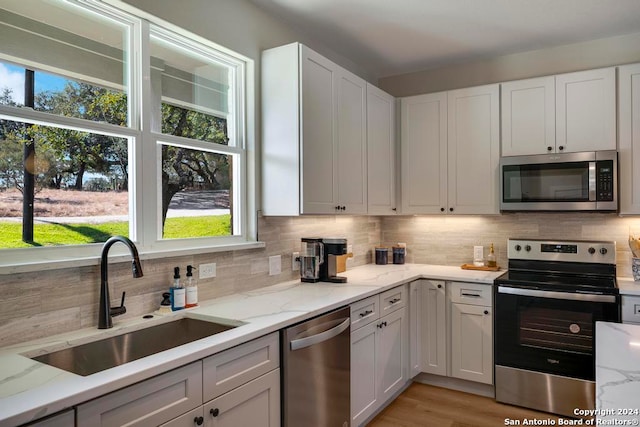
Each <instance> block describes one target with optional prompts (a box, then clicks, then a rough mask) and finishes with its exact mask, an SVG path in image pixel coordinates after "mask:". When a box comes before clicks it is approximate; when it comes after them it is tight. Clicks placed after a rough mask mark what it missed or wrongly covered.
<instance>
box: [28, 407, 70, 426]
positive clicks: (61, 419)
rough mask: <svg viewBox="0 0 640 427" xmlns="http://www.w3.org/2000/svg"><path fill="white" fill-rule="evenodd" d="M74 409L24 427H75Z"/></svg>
mask: <svg viewBox="0 0 640 427" xmlns="http://www.w3.org/2000/svg"><path fill="white" fill-rule="evenodd" d="M74 419H75V414H74V412H73V409H68V410H66V411H63V412H60V413H58V414H55V415H52V416H50V417H47V418H43V419H41V420H38V421H35V422H33V423H29V424H26V425H24V426H23V427H73V426H74V425H75V424H74V423H75V421H74Z"/></svg>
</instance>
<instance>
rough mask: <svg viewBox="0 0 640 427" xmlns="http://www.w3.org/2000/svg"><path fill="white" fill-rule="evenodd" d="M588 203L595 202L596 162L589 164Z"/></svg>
mask: <svg viewBox="0 0 640 427" xmlns="http://www.w3.org/2000/svg"><path fill="white" fill-rule="evenodd" d="M589 201H590V202H595V201H596V162H589Z"/></svg>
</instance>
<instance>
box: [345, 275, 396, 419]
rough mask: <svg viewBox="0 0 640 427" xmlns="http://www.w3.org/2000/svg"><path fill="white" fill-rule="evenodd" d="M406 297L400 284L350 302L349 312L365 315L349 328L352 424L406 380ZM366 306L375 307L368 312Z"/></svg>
mask: <svg viewBox="0 0 640 427" xmlns="http://www.w3.org/2000/svg"><path fill="white" fill-rule="evenodd" d="M407 298H408V294H407V288H406V286H405V285H402V286H399V287H396V288H394V289H391V290H389V291H386V292H383V293H381V294H379V295H374V296H373V297H369V298H366V299H365V300H361V301H358V302H356V303H354V305H353V306H352V313H353V314H356V315H357V314H363V316H361V317H362V318H363V319H366V320H363V321H361V322H359V323H357V324H356V325H355V327H354V326H353V325H352V330H351V419H352V424H353V425H354V426H357V425H361V424H362V423H364V422H365V421H366V420H367V419H368V418H369V417H370V416H371V415H372V414H373V413H375V412H376V411H377V410H378V409H379V408H380V407H381V406H382V405H383V404H384V403H386V402H387V401H388V400H389V399H390V398H391V397H392V396H394V395H395V393H397V392H398V391H399V390H400V389H401V388H402V387H403V386H404V385H405V383H406V381H407V361H408V354H407V352H408V348H409V347H408V342H407V338H408V337H407V315H406V303H407ZM376 300H377V301H378V302H377V303H376ZM370 307H378V308H379V310H378V311H374V312H370V311H372V308H370ZM353 314H352V317H353ZM354 320H355V319H354Z"/></svg>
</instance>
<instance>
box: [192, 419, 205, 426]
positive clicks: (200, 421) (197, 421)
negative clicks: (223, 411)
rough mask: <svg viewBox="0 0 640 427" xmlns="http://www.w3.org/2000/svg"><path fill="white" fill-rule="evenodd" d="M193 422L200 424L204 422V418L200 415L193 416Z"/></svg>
mask: <svg viewBox="0 0 640 427" xmlns="http://www.w3.org/2000/svg"><path fill="white" fill-rule="evenodd" d="M193 422H194V423H195V424H196V425H198V426H201V425H202V423H204V418H202V417H195V418H194V419H193Z"/></svg>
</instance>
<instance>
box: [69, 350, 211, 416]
mask: <svg viewBox="0 0 640 427" xmlns="http://www.w3.org/2000/svg"><path fill="white" fill-rule="evenodd" d="M200 405H202V362H194V363H192V364H190V365H187V366H183V367H182V368H178V369H174V370H173V371H170V372H167V373H166V374H162V375H158V376H157V377H154V378H151V379H148V380H145V381H143V382H140V383H138V384H135V385H132V386H129V387H126V388H124V389H122V390H118V391H115V392H113V393H110V394H107V395H105V396H102V397H99V398H97V399H94V400H92V401H90V402H87V403H84V404H82V405H80V406H78V408H77V420H76V421H77V425H78V427H84V426H87V427H97V426H103V427H108V426H113V427H120V426H123V425H126V426H131V427H133V426H140V427H146V426H150V425H159V424H162V423H164V422H167V421H169V420H171V419H173V418H176V417H177V416H179V415H182V414H184V413H185V412H187V411H190V410H192V409H195V408H197V407H198V406H200Z"/></svg>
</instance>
